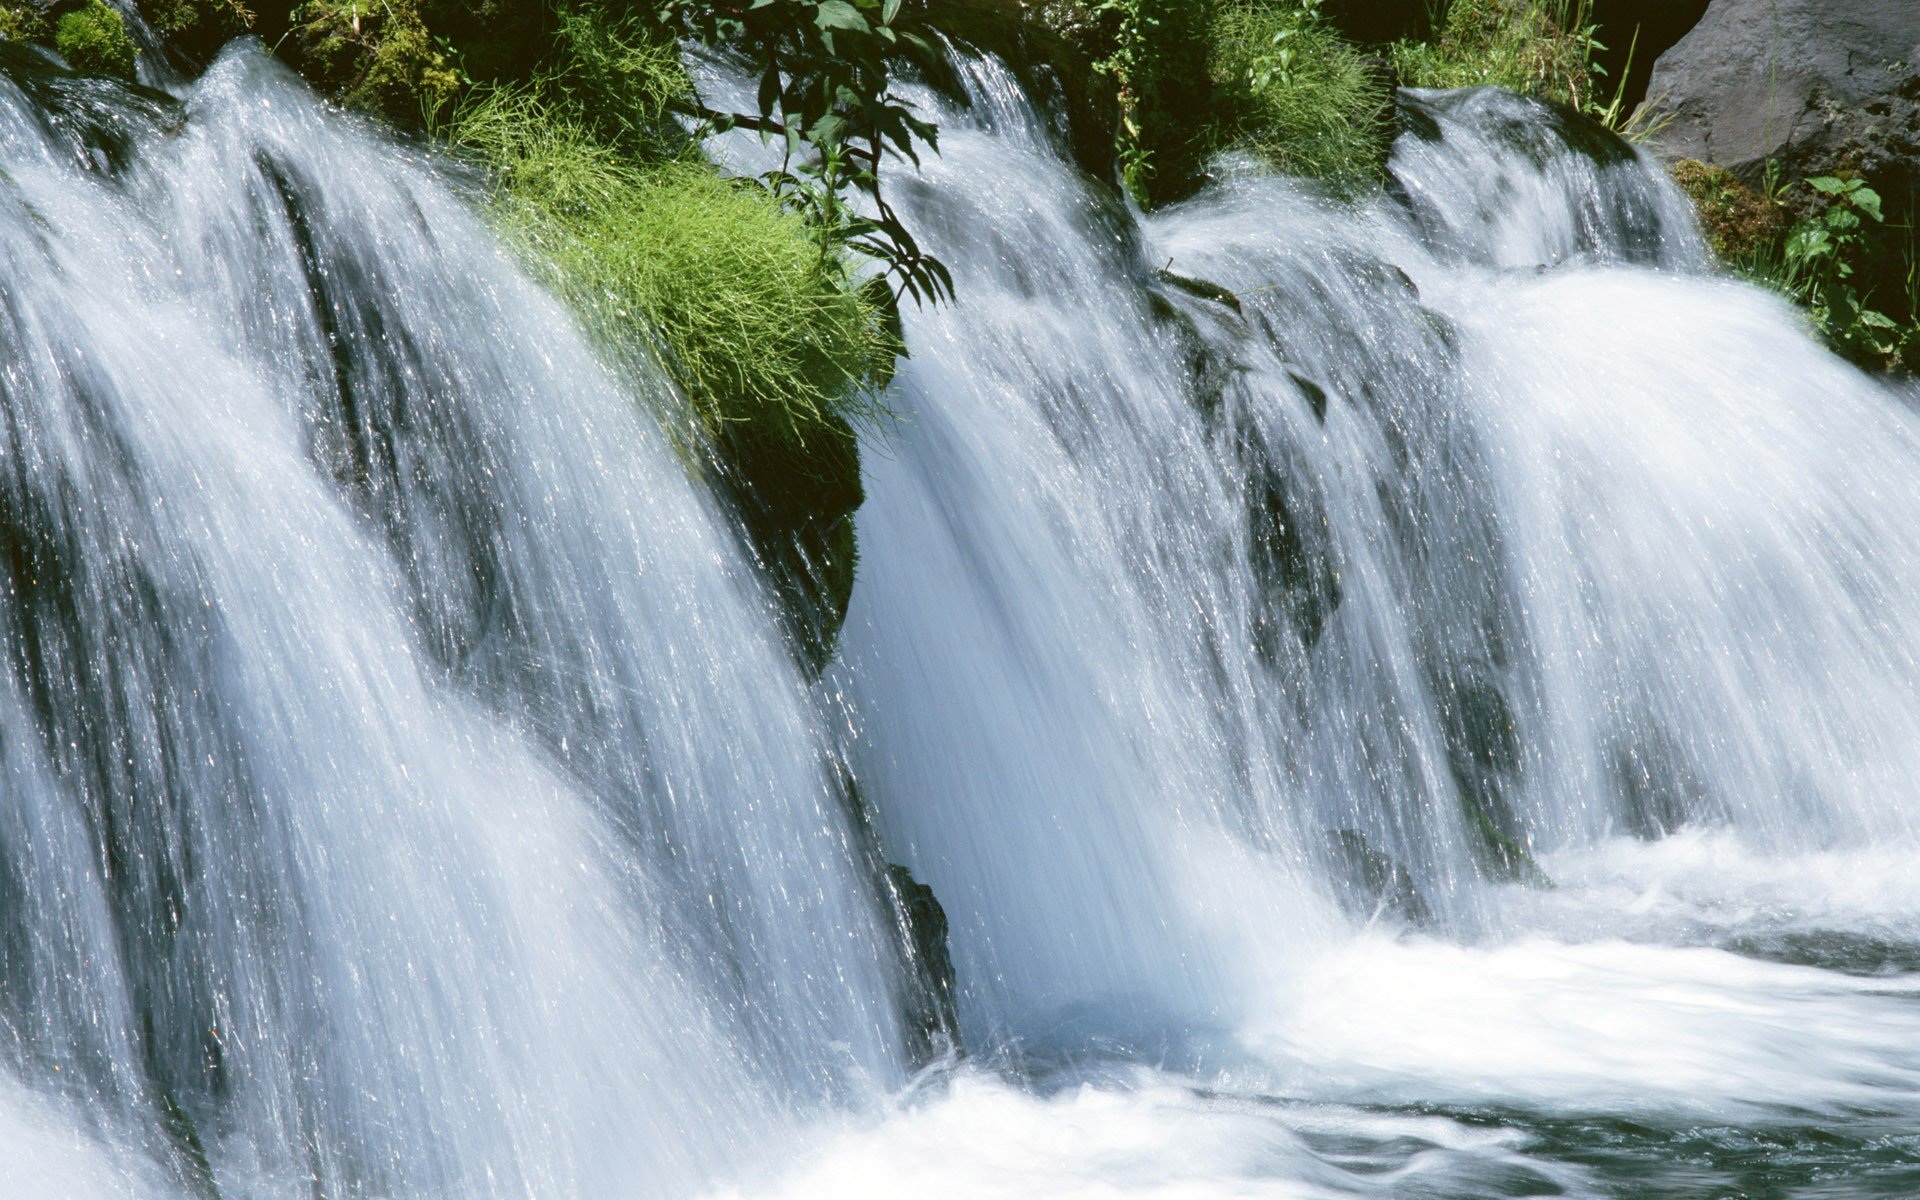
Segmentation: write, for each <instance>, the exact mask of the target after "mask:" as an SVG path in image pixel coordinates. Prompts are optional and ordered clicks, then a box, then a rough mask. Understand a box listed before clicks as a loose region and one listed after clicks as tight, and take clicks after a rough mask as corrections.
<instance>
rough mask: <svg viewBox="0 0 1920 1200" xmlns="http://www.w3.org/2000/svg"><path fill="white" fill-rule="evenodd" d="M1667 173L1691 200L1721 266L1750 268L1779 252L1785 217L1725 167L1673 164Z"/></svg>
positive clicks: (1770, 201) (1769, 200)
mask: <svg viewBox="0 0 1920 1200" xmlns="http://www.w3.org/2000/svg"><path fill="white" fill-rule="evenodd" d="M1670 173H1671V174H1672V176H1673V180H1674V182H1675V183H1677V184H1679V185H1680V190H1681V191H1683V192H1685V193H1686V194H1687V198H1688V199H1689V200H1692V201H1693V207H1694V211H1695V212H1696V213H1697V214H1698V215H1699V218H1700V227H1701V230H1702V231H1703V232H1704V233H1705V234H1706V235H1707V241H1708V243H1709V244H1711V245H1712V247H1713V252H1714V254H1715V255H1716V256H1717V257H1718V258H1719V259H1720V261H1721V262H1724V263H1732V264H1744V263H1751V262H1754V261H1756V260H1758V259H1760V258H1763V257H1766V256H1769V255H1773V254H1777V253H1778V252H1779V246H1780V242H1781V239H1782V238H1783V237H1784V235H1785V233H1786V216H1785V213H1784V211H1783V210H1782V209H1781V207H1780V206H1779V205H1778V204H1776V203H1774V202H1773V201H1772V200H1771V199H1769V198H1768V197H1766V196H1763V195H1761V194H1760V193H1759V192H1756V191H1754V190H1753V189H1752V188H1750V187H1748V186H1747V185H1746V184H1744V183H1741V182H1740V180H1739V179H1737V178H1735V177H1734V174H1733V172H1731V171H1728V170H1727V169H1726V168H1724V167H1714V166H1708V165H1707V164H1706V163H1701V162H1694V161H1692V160H1688V161H1685V162H1679V163H1675V164H1674V165H1673V167H1672V168H1671V170H1670Z"/></svg>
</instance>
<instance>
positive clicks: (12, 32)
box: [0, 3, 47, 42]
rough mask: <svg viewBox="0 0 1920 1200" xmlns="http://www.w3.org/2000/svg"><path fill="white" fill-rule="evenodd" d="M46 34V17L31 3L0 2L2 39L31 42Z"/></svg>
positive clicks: (0, 39) (0, 38)
mask: <svg viewBox="0 0 1920 1200" xmlns="http://www.w3.org/2000/svg"><path fill="white" fill-rule="evenodd" d="M46 35H47V28H46V18H44V17H43V16H41V15H40V11H39V10H38V9H36V8H34V7H33V6H32V5H31V4H7V3H0V41H8V42H30V41H37V40H39V39H41V38H44V37H46Z"/></svg>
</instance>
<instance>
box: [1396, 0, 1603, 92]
mask: <svg viewBox="0 0 1920 1200" xmlns="http://www.w3.org/2000/svg"><path fill="white" fill-rule="evenodd" d="M1591 12H1592V10H1591V0H1451V2H1450V3H1448V4H1447V6H1446V13H1445V17H1444V19H1443V20H1441V21H1440V22H1437V23H1436V24H1437V27H1438V28H1439V29H1440V36H1439V38H1438V40H1437V41H1433V42H1401V43H1398V44H1397V45H1396V46H1395V47H1394V50H1393V62H1394V68H1395V70H1396V71H1397V72H1398V74H1399V76H1400V82H1401V83H1403V84H1405V85H1406V86H1408V87H1426V88H1456V87H1502V88H1506V89H1508V90H1509V91H1515V92H1524V93H1526V94H1528V95H1531V96H1538V97H1540V98H1541V99H1543V100H1552V101H1556V102H1558V103H1561V104H1566V105H1570V106H1572V107H1573V108H1576V109H1579V110H1581V111H1582V112H1592V111H1594V110H1595V109H1596V108H1597V107H1598V101H1597V97H1596V95H1595V91H1594V66H1593V55H1594V53H1595V51H1597V50H1598V49H1600V46H1599V43H1597V42H1596V41H1595V40H1594V34H1595V32H1596V27H1595V26H1594V25H1593V24H1592V23H1591V21H1590V20H1589V18H1590V16H1591Z"/></svg>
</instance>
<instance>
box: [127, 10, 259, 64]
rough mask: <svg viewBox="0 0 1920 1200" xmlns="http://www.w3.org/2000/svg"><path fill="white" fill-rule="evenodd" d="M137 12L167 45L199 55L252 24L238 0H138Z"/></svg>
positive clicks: (204, 55)
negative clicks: (138, 7) (138, 9)
mask: <svg viewBox="0 0 1920 1200" xmlns="http://www.w3.org/2000/svg"><path fill="white" fill-rule="evenodd" d="M140 13H141V15H142V16H143V17H145V18H146V20H147V24H149V25H151V26H153V28H154V30H155V32H157V33H159V34H161V35H162V36H163V37H165V38H166V39H167V44H168V45H169V46H171V47H173V48H175V49H177V50H183V51H185V52H186V53H187V54H189V55H191V56H193V57H194V58H199V59H206V58H211V57H212V56H213V54H214V52H215V51H217V50H219V49H220V47H221V46H223V45H225V44H226V42H227V40H228V39H230V38H233V37H237V36H239V35H240V34H242V33H245V32H246V31H247V30H248V29H250V28H252V26H253V14H252V13H251V12H250V11H248V9H247V8H246V6H245V5H243V4H241V3H240V0H140Z"/></svg>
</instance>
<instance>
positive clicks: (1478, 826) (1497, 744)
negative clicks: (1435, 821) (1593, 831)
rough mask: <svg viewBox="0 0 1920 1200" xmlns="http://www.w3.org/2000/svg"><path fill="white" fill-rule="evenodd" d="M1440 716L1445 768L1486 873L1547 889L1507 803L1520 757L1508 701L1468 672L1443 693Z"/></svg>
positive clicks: (1480, 677) (1491, 685) (1481, 676)
mask: <svg viewBox="0 0 1920 1200" xmlns="http://www.w3.org/2000/svg"><path fill="white" fill-rule="evenodd" d="M1440 712H1441V717H1442V720H1443V722H1444V732H1445V735H1446V741H1447V767H1448V770H1449V771H1450V773H1451V774H1452V775H1453V782H1454V786H1455V787H1456V788H1458V789H1459V793H1460V804H1461V809H1462V815H1463V816H1464V817H1465V818H1466V825H1467V830H1468V832H1469V833H1470V834H1471V835H1472V836H1473V839H1474V846H1473V848H1474V853H1475V855H1476V857H1477V858H1478V860H1479V862H1480V865H1481V867H1482V869H1484V870H1485V871H1486V872H1487V873H1488V874H1489V875H1491V876H1492V877H1494V878H1496V879H1504V880H1509V881H1512V882H1518V883H1529V884H1535V885H1542V884H1546V883H1547V882H1548V880H1547V877H1546V875H1545V873H1544V872H1542V871H1541V870H1540V867H1539V865H1538V864H1536V863H1535V862H1534V861H1533V854H1532V853H1531V852H1530V851H1529V850H1528V849H1527V835H1526V830H1525V829H1524V828H1523V827H1522V826H1521V823H1520V819H1519V817H1518V815H1517V814H1515V812H1514V811H1513V805H1512V803H1511V801H1509V800H1508V798H1507V797H1508V793H1509V792H1510V791H1511V790H1512V789H1513V787H1514V786H1515V785H1516V784H1517V783H1518V781H1519V776H1520V766H1521V756H1520V735H1519V732H1518V730H1517V729H1516V728H1515V723H1514V717H1513V710H1512V708H1511V707H1509V706H1508V704H1507V698H1506V696H1505V695H1503V694H1502V693H1501V691H1500V688H1499V685H1497V684H1496V683H1494V682H1493V680H1491V679H1489V678H1486V677H1485V675H1484V674H1483V673H1481V672H1478V671H1466V672H1462V673H1461V675H1460V677H1459V678H1456V679H1454V680H1452V681H1451V682H1450V684H1449V685H1448V686H1446V687H1444V688H1443V689H1442V690H1441V695H1440Z"/></svg>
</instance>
